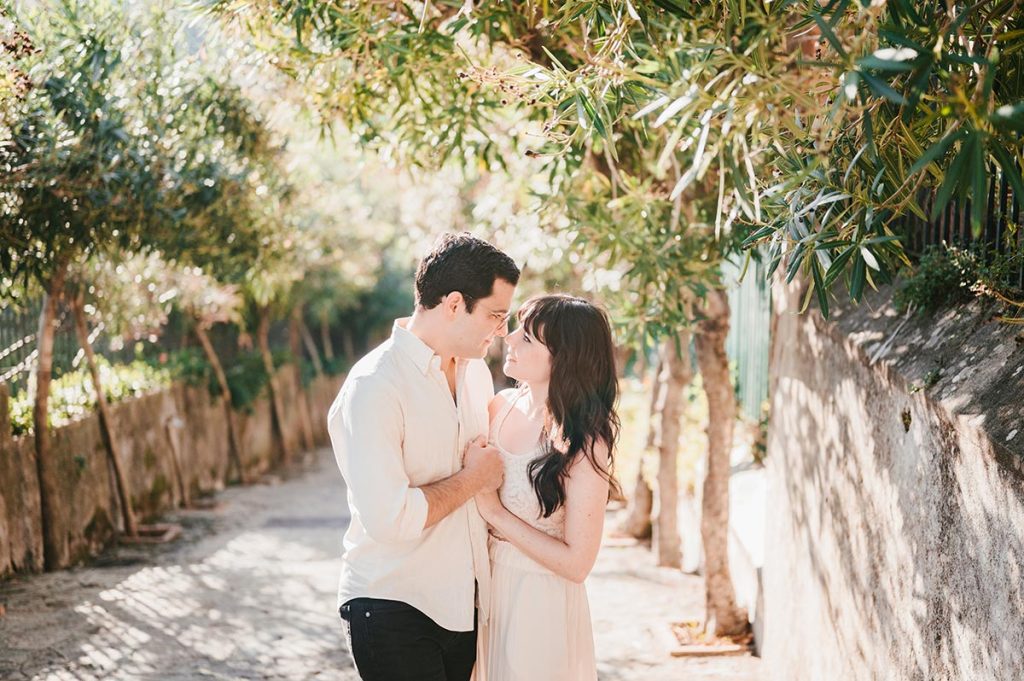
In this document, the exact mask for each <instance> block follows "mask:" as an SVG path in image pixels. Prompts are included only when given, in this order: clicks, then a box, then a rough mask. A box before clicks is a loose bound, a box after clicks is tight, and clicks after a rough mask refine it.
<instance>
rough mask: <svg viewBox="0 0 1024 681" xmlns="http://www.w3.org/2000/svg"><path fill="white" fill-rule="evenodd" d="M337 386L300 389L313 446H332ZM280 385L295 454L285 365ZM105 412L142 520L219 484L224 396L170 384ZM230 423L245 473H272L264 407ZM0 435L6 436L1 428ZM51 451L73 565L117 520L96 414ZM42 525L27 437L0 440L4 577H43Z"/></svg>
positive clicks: (290, 377)
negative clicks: (330, 423)
mask: <svg viewBox="0 0 1024 681" xmlns="http://www.w3.org/2000/svg"><path fill="white" fill-rule="evenodd" d="M341 381H342V378H341V377H321V378H318V379H316V380H314V381H313V382H312V383H311V384H310V385H309V386H308V387H307V389H306V394H307V395H308V398H309V404H310V409H311V410H312V415H311V416H312V422H313V433H314V439H315V440H316V444H317V445H325V444H327V443H328V435H327V427H326V418H327V409H328V407H329V406H330V403H331V401H332V400H333V399H334V395H335V394H336V393H337V391H338V388H339V387H340V385H341ZM277 385H278V386H279V389H280V390H281V391H282V396H283V399H282V402H283V405H284V409H285V432H286V435H287V437H288V439H289V441H290V442H291V443H292V444H293V451H296V452H297V451H301V446H300V443H301V442H302V437H301V428H300V421H299V418H300V414H299V408H300V405H301V404H302V401H301V400H300V399H299V393H298V391H299V383H298V380H297V376H296V372H295V371H294V370H293V369H292V368H291V367H287V366H286V367H282V368H281V369H280V370H279V371H278V374H277ZM111 410H112V412H113V421H114V423H115V436H116V437H117V439H118V444H119V446H120V452H121V459H122V466H123V467H124V471H125V476H126V478H127V480H128V485H129V487H130V491H131V496H132V499H133V508H134V509H135V511H136V514H137V516H138V517H139V518H140V520H153V519H155V518H157V517H158V516H159V515H160V514H161V513H163V512H164V511H166V510H168V509H170V508H174V507H176V506H178V505H180V504H181V501H182V491H185V493H187V494H188V495H189V496H190V497H193V498H194V497H196V496H197V495H200V494H204V493H209V492H213V491H215V490H218V489H222V488H223V487H224V483H225V479H226V476H227V462H228V444H227V443H228V440H227V423H226V421H225V419H224V411H223V406H222V404H221V402H220V398H212V397H211V396H210V394H209V392H208V391H207V390H206V389H205V388H198V387H188V386H185V385H181V384H175V385H174V386H172V387H171V388H169V389H167V390H163V391H160V392H157V393H153V394H150V395H146V396H143V397H140V398H138V399H134V400H129V401H126V402H119V403H117V404H114V405H111ZM236 422H237V425H238V431H239V436H240V439H241V442H242V463H243V466H244V467H245V468H246V471H247V474H248V475H249V476H255V475H258V474H260V473H263V472H265V471H267V470H270V469H271V468H272V467H274V465H275V464H277V463H278V462H279V460H280V456H281V453H280V451H279V445H278V443H277V441H276V439H275V437H274V432H273V425H272V419H271V411H270V402H269V400H268V399H267V398H265V397H264V398H261V399H259V400H257V401H256V402H255V403H254V404H253V405H252V408H251V411H250V412H245V413H243V412H236ZM0 425H5V424H0ZM0 432H3V433H9V432H10V430H9V428H0ZM172 443H173V444H172ZM53 447H54V455H55V457H56V460H57V462H58V466H59V470H60V474H59V478H60V480H61V481H62V483H63V489H62V492H61V497H62V499H63V502H62V504H61V507H62V508H61V510H62V512H63V517H62V518H60V519H59V522H60V523H61V525H62V526H63V527H64V530H63V535H64V536H65V537H66V540H67V541H68V543H69V545H70V548H71V555H72V563H77V562H80V561H82V560H85V559H86V558H89V557H90V556H94V555H96V554H97V553H98V552H99V551H101V550H102V549H103V548H104V547H106V546H107V545H108V544H109V543H110V542H111V541H112V540H113V539H114V536H115V534H116V527H119V526H120V523H121V517H120V511H119V506H118V503H117V498H116V495H115V493H114V487H113V484H112V477H111V470H110V464H109V461H108V459H107V455H106V451H105V450H104V448H103V443H102V440H101V438H100V430H99V422H98V419H97V417H96V416H95V415H92V416H89V417H87V418H84V419H82V420H80V421H76V422H75V423H72V424H69V425H67V426H64V427H62V428H57V429H56V430H55V431H54V437H53ZM175 457H177V466H175ZM178 471H180V473H181V475H180V479H179V475H178ZM41 528H42V525H41V519H40V510H39V486H38V482H37V478H36V468H35V453H34V442H33V438H32V437H31V436H24V437H19V438H15V439H11V438H10V437H9V436H8V437H6V438H4V436H3V435H0V577H3V576H6V575H9V574H11V573H15V572H37V571H40V570H42V568H43V548H42V529H41Z"/></svg>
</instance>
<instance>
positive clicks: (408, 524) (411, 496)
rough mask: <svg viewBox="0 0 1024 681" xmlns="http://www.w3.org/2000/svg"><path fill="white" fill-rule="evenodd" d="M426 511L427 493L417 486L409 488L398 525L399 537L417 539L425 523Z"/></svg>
mask: <svg viewBox="0 0 1024 681" xmlns="http://www.w3.org/2000/svg"><path fill="white" fill-rule="evenodd" d="M427 511H428V507H427V495H426V494H424V493H423V490H421V489H420V488H419V487H412V488H410V489H409V493H408V496H407V497H406V499H405V513H404V514H402V516H403V517H402V522H401V523H400V527H399V535H400V538H401V539H403V540H411V539H418V538H419V537H420V535H422V534H423V530H424V529H425V528H424V525H426V524H427Z"/></svg>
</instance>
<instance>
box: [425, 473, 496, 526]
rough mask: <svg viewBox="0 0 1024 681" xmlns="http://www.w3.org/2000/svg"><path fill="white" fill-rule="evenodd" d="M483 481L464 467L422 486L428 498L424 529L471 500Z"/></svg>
mask: <svg viewBox="0 0 1024 681" xmlns="http://www.w3.org/2000/svg"><path fill="white" fill-rule="evenodd" d="M482 483H483V481H482V480H481V479H480V476H478V475H475V474H474V473H473V472H471V471H468V470H466V469H463V470H461V471H459V472H458V473H456V474H455V475H453V476H451V477H448V478H445V479H444V480H438V481H437V482H432V483H430V484H429V485H424V486H423V487H420V491H422V492H423V496H425V497H426V498H427V521H426V523H424V525H423V529H427V528H428V527H433V526H434V525H436V524H437V523H439V522H441V520H443V519H444V518H445V517H446V516H448V515H449V514H450V513H452V512H453V511H454V510H455V509H457V508H458V507H459V506H462V505H463V504H464V503H466V502H467V501H469V500H470V499H471V498H472V497H473V495H475V494H476V493H477V492H479V491H480V489H481V487H482Z"/></svg>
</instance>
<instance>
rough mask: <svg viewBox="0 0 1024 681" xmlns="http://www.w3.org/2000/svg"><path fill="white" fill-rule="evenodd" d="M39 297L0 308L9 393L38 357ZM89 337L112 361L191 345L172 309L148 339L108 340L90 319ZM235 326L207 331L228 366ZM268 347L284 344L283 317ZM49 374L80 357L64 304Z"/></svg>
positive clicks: (2, 372) (1, 368)
mask: <svg viewBox="0 0 1024 681" xmlns="http://www.w3.org/2000/svg"><path fill="white" fill-rule="evenodd" d="M42 302H43V301H42V298H38V299H33V300H30V301H27V302H25V303H23V304H21V305H19V306H17V307H13V306H8V307H0V383H6V384H7V386H8V388H9V390H10V391H11V393H12V394H13V393H18V392H21V391H22V390H25V389H26V388H27V387H28V382H29V378H30V376H31V374H32V370H33V369H34V367H35V363H36V359H37V356H38V349H37V334H38V331H39V315H40V313H41V312H42ZM90 329H91V330H90V336H89V340H90V343H91V344H92V346H93V350H94V351H95V352H96V354H98V355H101V356H103V357H105V358H106V359H107V360H109V361H110V362H111V363H112V364H118V363H126V362H131V361H132V360H134V359H138V358H155V357H158V356H159V355H160V354H161V353H166V352H170V351H174V350H178V349H182V348H184V347H187V346H195V341H194V339H193V338H192V337H191V333H192V332H191V324H190V323H189V322H188V321H187V320H184V319H183V318H182V317H181V315H179V314H177V313H172V314H171V316H170V319H169V321H168V324H167V325H166V326H165V327H164V328H163V329H162V331H161V334H160V336H159V337H157V338H154V339H151V340H142V341H131V342H127V343H120V342H113V341H114V340H115V339H113V338H111V337H110V336H108V335H107V334H106V333H104V328H103V326H102V325H101V324H90ZM239 333H240V332H239V329H238V328H237V327H235V326H234V325H230V324H217V325H216V326H214V327H213V329H211V330H210V340H211V342H212V343H213V345H214V348H215V349H216V351H217V355H218V356H219V357H220V359H221V361H222V362H224V363H225V365H230V364H232V363H233V362H234V360H235V358H236V357H237V356H238V355H239V354H240V353H241V350H240V348H239ZM269 341H270V347H271V349H272V350H275V351H276V350H280V349H285V348H287V346H288V340H287V322H286V321H281V320H278V321H275V322H274V323H273V324H272V325H271V327H270V338H269ZM53 344H54V347H53V375H54V377H58V376H61V375H62V374H65V373H67V372H69V371H72V370H74V369H77V368H78V367H79V365H80V363H81V361H82V359H83V357H84V353H83V352H82V350H81V345H80V344H79V342H78V336H77V334H76V332H75V326H74V319H73V317H72V315H71V311H70V310H69V309H68V308H67V306H65V305H60V306H58V312H57V329H56V332H55V334H54V340H53Z"/></svg>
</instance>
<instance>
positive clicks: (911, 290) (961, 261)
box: [894, 246, 978, 315]
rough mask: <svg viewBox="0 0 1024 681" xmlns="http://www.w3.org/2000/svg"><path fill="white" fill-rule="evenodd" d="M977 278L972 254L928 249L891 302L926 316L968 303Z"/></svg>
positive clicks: (975, 259)
mask: <svg viewBox="0 0 1024 681" xmlns="http://www.w3.org/2000/svg"><path fill="white" fill-rule="evenodd" d="M977 277H978V258H977V256H976V255H975V254H974V253H972V252H970V251H964V250H960V249H956V248H948V249H947V248H946V247H945V246H932V247H929V248H928V249H927V250H926V251H925V252H924V254H923V255H922V256H921V260H920V262H919V263H918V265H917V268H916V269H915V270H914V271H913V274H911V275H910V276H909V277H907V278H906V280H905V281H904V283H903V285H902V286H901V287H900V288H899V290H897V291H896V294H895V297H894V302H895V304H896V307H897V308H899V309H900V310H902V311H906V310H908V309H913V310H915V311H916V312H917V313H918V314H920V315H929V314H932V313H933V312H935V311H936V310H938V309H940V308H943V307H946V306H948V305H953V304H956V303H962V302H966V301H967V300H970V299H971V297H972V296H973V294H972V293H971V285H972V284H973V283H974V282H975V281H976V280H977Z"/></svg>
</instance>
